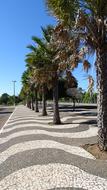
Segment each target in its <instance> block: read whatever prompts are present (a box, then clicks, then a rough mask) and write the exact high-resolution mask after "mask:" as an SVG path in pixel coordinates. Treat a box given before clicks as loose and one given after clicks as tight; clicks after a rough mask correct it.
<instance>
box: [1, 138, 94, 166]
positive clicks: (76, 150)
mask: <svg viewBox="0 0 107 190" xmlns="http://www.w3.org/2000/svg"><path fill="white" fill-rule="evenodd" d="M39 148H43V149H46V148H53V149H58V150H63V151H65V152H67V153H70V154H74V155H77V156H81V157H85V158H89V159H95V157H94V156H93V155H91V154H90V153H88V152H87V151H86V150H84V149H83V148H81V147H76V146H70V145H65V144H62V143H59V142H56V141H50V140H36V141H28V142H23V143H19V144H15V145H13V146H11V147H10V148H8V149H7V150H5V151H4V152H2V153H0V164H1V163H2V162H4V161H5V160H6V159H8V158H9V157H10V156H12V155H14V154H16V153H19V152H23V151H26V150H33V149H39Z"/></svg>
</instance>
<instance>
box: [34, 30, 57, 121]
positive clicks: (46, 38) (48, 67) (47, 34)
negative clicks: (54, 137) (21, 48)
mask: <svg viewBox="0 0 107 190" xmlns="http://www.w3.org/2000/svg"><path fill="white" fill-rule="evenodd" d="M52 30H53V29H52V27H50V26H48V28H47V29H45V28H42V31H43V40H41V39H40V38H37V37H33V38H32V39H33V41H34V42H35V43H36V44H38V46H39V47H40V49H41V52H42V54H41V55H40V54H39V62H38V63H40V64H39V65H40V66H41V68H42V69H43V70H44V72H43V76H42V77H41V80H42V78H45V80H44V81H45V82H46V83H47V84H48V86H50V84H51V88H53V110H54V116H53V123H54V124H60V123H61V121H60V115H59V108H58V73H57V71H58V63H57V62H53V57H54V55H55V52H56V50H55V49H54V47H52V45H53V43H50V41H51V35H52ZM30 47H31V46H30ZM32 50H34V47H32ZM39 71H40V72H41V70H39ZM44 75H45V76H44ZM42 82H43V81H42ZM43 83H44V82H43ZM43 90H44V91H46V87H45V84H43ZM43 98H44V99H45V97H43ZM44 99H43V100H44ZM43 105H44V108H45V103H44V104H43Z"/></svg>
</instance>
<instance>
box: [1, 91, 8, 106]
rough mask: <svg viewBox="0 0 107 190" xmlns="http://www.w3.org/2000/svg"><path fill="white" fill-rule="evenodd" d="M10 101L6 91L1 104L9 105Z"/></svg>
mask: <svg viewBox="0 0 107 190" xmlns="http://www.w3.org/2000/svg"><path fill="white" fill-rule="evenodd" d="M8 101H9V95H8V94H7V93H4V94H2V95H1V97H0V104H4V105H7V104H8Z"/></svg>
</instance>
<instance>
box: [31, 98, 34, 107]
mask: <svg viewBox="0 0 107 190" xmlns="http://www.w3.org/2000/svg"><path fill="white" fill-rule="evenodd" d="M31 109H32V110H34V101H33V97H32V98H31Z"/></svg>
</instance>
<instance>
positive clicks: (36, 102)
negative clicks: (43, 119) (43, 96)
mask: <svg viewBox="0 0 107 190" xmlns="http://www.w3.org/2000/svg"><path fill="white" fill-rule="evenodd" d="M35 112H39V108H38V97H37V89H36V88H35Z"/></svg>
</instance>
